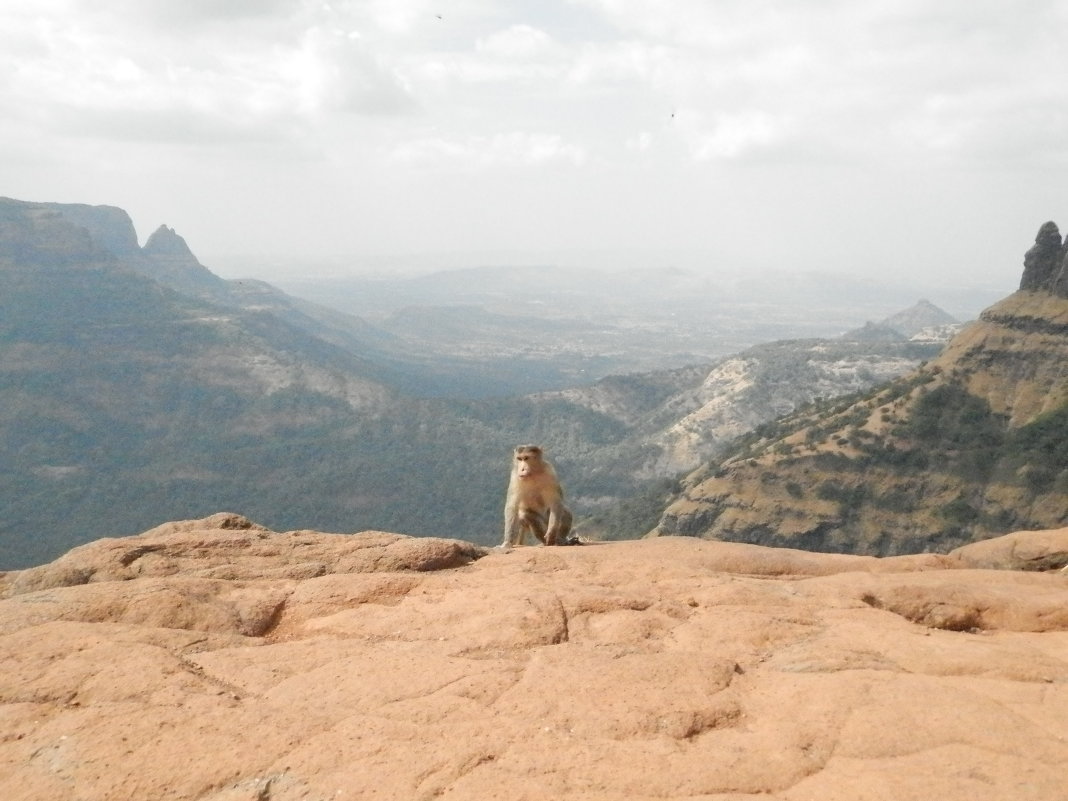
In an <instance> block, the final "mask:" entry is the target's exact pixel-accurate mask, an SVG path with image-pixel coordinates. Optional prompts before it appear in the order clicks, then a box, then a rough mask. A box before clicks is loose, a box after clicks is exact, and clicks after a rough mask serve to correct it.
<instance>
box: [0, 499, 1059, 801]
mask: <svg viewBox="0 0 1068 801" xmlns="http://www.w3.org/2000/svg"><path fill="white" fill-rule="evenodd" d="M1065 562H1068V529H1062V530H1059V531H1045V532H1021V533H1018V534H1015V535H1013V536H1012V537H1008V538H1004V539H1001V540H994V541H991V542H988V543H981V544H978V545H974V546H969V547H968V548H964V549H961V550H960V551H957V552H955V553H953V554H950V555H946V556H936V555H925V556H911V557H898V558H889V559H875V558H871V557H861V556H836V555H827V554H813V553H804V552H799V551H791V550H777V549H768V548H761V547H757V546H751V545H737V544H731V543H722V542H706V541H701V540H695V539H691V538H661V539H655V540H645V541H638V542H628V543H610V544H603V545H591V546H588V547H582V548H566V549H548V548H520V549H516V550H514V551H512V552H510V553H498V552H493V551H488V550H486V549H482V548H478V547H476V546H473V545H471V544H469V543H465V542H459V541H454V540H438V539H412V538H408V537H402V536H399V535H396V534H388V533H383V532H363V533H358V534H351V535H338V534H323V533H319V532H314V531H293V532H286V533H277V532H273V531H269V530H267V529H264V528H262V527H260V526H257V525H255V524H253V523H251V522H250V521H248V520H246V519H243V518H240V517H238V516H236V515H229V514H220V515H214V516H212V517H210V518H207V519H204V520H199V521H186V522H182V523H170V524H167V525H164V526H161V527H159V528H157V529H154V530H152V531H149V532H146V533H145V534H143V535H141V536H138V537H128V538H121V539H107V540H101V541H98V542H94V543H91V544H89V545H86V546H83V547H81V548H78V549H76V550H74V551H72V552H70V553H69V554H67V555H66V556H64V557H63V558H61V559H59V560H57V561H56V562H55V563H53V564H50V565H45V566H41V567H38V568H34V569H31V570H26V571H21V572H14V573H8V574H0V596H2V598H3V599H2V600H0V720H2V723H3V725H2V727H0V794H2V796H3V798H5V799H10V801H45V799H47V801H64V800H65V799H71V801H73V800H74V799H79V801H112V800H113V799H118V798H123V799H126V798H130V799H133V798H138V799H140V798H144V799H148V798H151V799H160V800H161V801H169V800H170V799H175V800H177V799H196V800H197V801H252V800H253V799H257V800H259V801H297V799H319V800H320V801H326V799H363V798H380V799H398V801H400V800H402V799H403V801H410V799H431V798H450V799H486V798H531V799H534V798H538V799H541V798H554V799H562V800H563V801H595V800H596V801H624V799H627V800H628V801H630V800H631V799H654V798H656V799H680V800H681V799H695V798H702V799H717V800H718V801H742V799H748V798H754V799H756V798H760V799H774V800H775V801H803V800H804V799H813V798H818V799H821V801H856V800H857V799H868V798H871V799H875V798H880V799H881V798H886V799H891V798H892V799H894V801H930V799H931V798H939V799H944V801H1005V799H1013V801H1057V799H1061V798H1063V797H1064V769H1063V768H1064V764H1065V761H1066V760H1068V611H1066V610H1068V576H1066V575H1065V574H1064V573H1060V572H1048V571H1050V570H1051V569H1052V568H1056V567H1057V566H1059V565H1063V564H1065ZM1021 567H1022V568H1024V569H1023V570H1016V569H1006V568H1021ZM1043 571H1047V572H1043Z"/></svg>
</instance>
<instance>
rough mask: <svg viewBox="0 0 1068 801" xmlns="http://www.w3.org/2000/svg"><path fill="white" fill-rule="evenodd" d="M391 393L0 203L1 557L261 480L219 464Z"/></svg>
mask: <svg viewBox="0 0 1068 801" xmlns="http://www.w3.org/2000/svg"><path fill="white" fill-rule="evenodd" d="M393 398H394V394H393V393H392V391H391V390H389V389H387V388H386V387H385V386H383V385H382V384H381V383H379V382H378V381H377V380H375V378H374V377H373V373H371V372H370V371H369V370H368V369H367V366H366V365H365V363H363V362H362V361H361V360H360V359H359V358H357V357H356V356H354V355H352V354H350V353H347V352H345V351H343V350H342V349H339V348H336V347H334V346H332V345H330V344H328V343H326V342H324V341H322V340H320V339H316V338H314V337H312V336H311V335H309V334H307V333H306V332H304V331H302V330H301V329H298V328H296V327H294V326H291V325H288V324H287V323H286V322H285V321H284V320H282V319H279V318H269V317H268V316H267V315H264V314H256V313H250V312H246V311H244V310H242V309H240V308H233V307H223V306H221V305H216V304H212V303H210V302H207V301H204V300H202V299H200V298H197V297H193V296H190V295H183V294H179V293H177V292H174V291H172V290H170V289H168V288H166V287H164V286H162V285H161V284H160V283H158V282H155V281H153V280H151V279H149V278H147V277H145V276H144V275H141V274H139V273H138V272H136V271H134V270H133V269H131V268H130V267H129V262H128V261H127V260H123V259H120V258H118V257H117V256H116V255H115V254H114V253H113V252H111V251H109V250H108V249H106V248H104V247H102V246H100V244H99V243H97V242H96V241H95V240H94V238H93V237H92V235H91V233H90V232H89V230H88V229H87V228H85V227H84V226H80V225H77V224H75V223H74V222H72V221H71V220H69V219H68V218H67V217H66V216H65V214H63V213H62V212H59V211H57V210H56V209H55V208H53V207H49V206H44V205H41V204H33V203H20V202H17V201H8V200H3V201H0V488H2V489H0V565H3V564H12V563H15V564H19V563H23V564H24V563H25V561H24V560H26V561H28V560H32V559H34V558H39V557H40V555H42V554H48V553H55V552H56V551H57V550H65V549H66V548H68V547H70V545H72V544H75V543H76V542H80V541H82V540H83V539H84V538H85V536H86V534H88V533H91V532H92V531H94V530H99V529H98V528H96V527H98V526H99V525H100V524H101V521H102V520H106V519H107V518H108V517H109V516H112V517H113V519H112V522H111V523H110V524H106V523H105V525H113V526H117V527H118V528H119V529H121V528H123V527H125V526H126V525H141V524H142V522H143V521H144V520H151V519H152V518H153V517H155V515H156V514H157V511H156V509H157V508H166V507H167V506H170V505H172V504H176V503H177V504H179V505H182V504H183V503H184V504H185V505H188V504H189V503H190V502H192V503H193V504H198V503H200V500H199V498H198V495H199V494H203V496H204V497H210V496H211V495H212V494H214V493H217V492H218V491H219V487H220V486H222V485H225V484H226V483H227V482H231V483H232V482H234V481H238V480H243V481H245V482H247V484H250V485H253V486H255V485H257V484H262V483H263V479H262V477H260V476H256V475H255V474H249V475H248V476H247V478H242V477H240V476H239V477H236V478H235V477H234V476H225V477H224V480H222V481H220V476H221V475H223V474H224V473H225V471H226V469H227V468H225V467H222V466H221V463H222V462H223V461H224V459H229V458H232V454H233V453H234V452H235V451H238V450H240V449H241V448H244V449H246V450H247V449H249V448H250V447H261V448H265V449H266V448H268V447H269V443H271V442H273V440H272V438H271V436H269V435H275V434H276V433H277V432H280V431H286V432H288V431H292V430H294V429H300V428H301V427H304V428H307V429H313V428H314V427H315V426H321V425H324V424H334V425H338V426H341V425H348V424H351V423H352V421H353V420H355V419H358V417H359V416H361V415H364V414H368V413H373V412H376V411H378V410H380V409H382V408H383V407H385V406H387V405H388V404H389V403H390V402H391V401H392V400H393ZM261 439H263V440H265V441H266V442H267V443H268V445H262V444H260V440H261ZM258 461H261V462H262V461H266V460H265V459H260V460H258ZM300 469H301V468H300V467H297V468H294V472H297V471H298V470H300ZM194 485H195V487H196V489H194V490H193V491H192V492H191V493H189V495H190V496H192V497H191V499H190V498H189V497H187V498H186V500H185V501H184V502H183V500H182V496H183V494H184V493H187V492H188V491H189V488H190V487H191V486H194ZM124 496H125V498H126V500H125V501H120V500H119V499H120V498H123V497H124ZM289 503H290V504H292V500H291V501H290V502H289ZM116 521H121V522H116ZM13 553H14V554H15V555H13Z"/></svg>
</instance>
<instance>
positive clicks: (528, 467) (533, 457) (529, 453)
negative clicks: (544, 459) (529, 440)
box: [515, 445, 541, 478]
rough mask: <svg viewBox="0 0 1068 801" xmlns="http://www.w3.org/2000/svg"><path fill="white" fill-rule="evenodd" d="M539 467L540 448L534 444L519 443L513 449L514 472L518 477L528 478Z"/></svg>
mask: <svg viewBox="0 0 1068 801" xmlns="http://www.w3.org/2000/svg"><path fill="white" fill-rule="evenodd" d="M540 468H541V448H538V447H535V446H534V445H520V446H519V447H518V448H516V449H515V474H516V475H517V476H518V477H519V478H530V477H531V476H533V475H534V474H535V473H537V472H538V470H539V469H540Z"/></svg>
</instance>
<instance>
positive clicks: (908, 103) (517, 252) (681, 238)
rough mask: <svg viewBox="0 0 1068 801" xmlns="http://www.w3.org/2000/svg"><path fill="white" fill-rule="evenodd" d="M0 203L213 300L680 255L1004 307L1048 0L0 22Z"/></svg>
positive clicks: (1042, 129) (276, 11)
mask: <svg viewBox="0 0 1068 801" xmlns="http://www.w3.org/2000/svg"><path fill="white" fill-rule="evenodd" d="M0 195H7V196H10V197H15V198H19V199H23V200H48V201H61V202H83V203H92V204H110V205H116V206H121V207H122V208H124V209H126V210H127V211H128V212H129V213H130V215H131V216H132V217H133V219H134V222H135V224H136V226H137V229H138V233H139V235H140V238H141V240H142V241H144V239H145V238H146V237H147V236H148V234H150V233H151V232H152V230H153V229H155V228H156V227H157V226H158V225H160V224H161V223H166V224H167V225H170V226H172V227H174V228H176V229H177V231H178V232H179V233H180V234H182V235H183V236H184V237H185V238H186V240H187V241H188V242H189V244H190V246H191V247H192V248H193V250H194V252H195V253H196V254H197V256H198V257H199V258H200V260H201V261H202V262H204V263H205V264H207V265H208V266H209V267H213V268H215V269H216V270H217V271H218V272H221V273H223V274H225V273H226V265H227V264H228V263H229V260H230V257H231V256H232V255H233V254H242V253H246V254H257V255H262V256H263V257H264V260H265V265H266V264H267V263H268V262H270V263H272V264H274V263H276V262H278V261H279V260H281V261H285V260H286V259H288V258H289V257H295V256H300V257H307V258H311V259H320V258H328V257H331V256H336V255H342V254H362V255H361V259H362V261H361V260H360V259H357V260H354V261H353V263H354V264H355V263H357V262H359V263H366V262H373V261H374V258H372V256H374V254H383V255H387V256H388V255H405V254H432V255H431V256H430V261H433V260H434V258H436V256H434V255H433V254H448V253H453V254H456V253H462V254H472V253H473V254H478V253H491V252H497V253H499V252H507V253H509V254H512V255H511V256H510V258H514V259H515V260H518V261H523V260H524V259H527V260H530V261H537V260H539V259H541V258H543V257H544V254H546V253H570V254H572V257H574V254H582V253H586V252H591V253H592V252H600V253H604V252H619V253H629V254H630V258H631V259H632V260H638V261H642V260H645V261H647V263H648V265H649V266H657V265H658V264H660V263H664V264H667V263H670V262H672V260H673V259H675V258H676V255H677V254H679V253H683V252H688V253H698V254H701V255H700V256H699V258H698V259H697V261H698V262H699V263H703V264H706V265H708V266H709V267H713V268H716V269H736V268H737V269H743V268H744V269H752V268H754V267H760V266H769V267H774V268H777V269H812V270H832V271H847V272H852V273H858V274H859V273H868V272H872V271H882V272H883V273H888V274H892V275H917V276H919V275H924V276H934V275H938V276H940V277H944V278H945V279H946V280H948V281H956V280H965V279H967V280H975V281H976V282H979V283H993V284H997V285H1001V284H1004V285H1005V286H1006V288H1007V289H1012V288H1014V287H1015V284H1016V282H1017V281H1018V279H1019V272H1020V269H1021V264H1022V261H1021V260H1022V254H1023V252H1024V250H1026V248H1027V247H1028V246H1029V245H1030V243H1031V242H1032V241H1033V238H1034V234H1035V232H1036V231H1037V229H1038V227H1039V225H1040V224H1041V223H1042V222H1043V221H1045V220H1047V219H1054V220H1057V221H1058V222H1059V223H1060V224H1061V226H1062V228H1068V0H1013V1H1012V2H1009V0H791V1H790V2H787V1H786V0H357V2H346V1H345V0H336V1H333V2H329V3H324V2H306V1H305V0H108V2H98V1H94V0H32V1H31V2H19V3H14V2H8V3H3V4H2V6H0ZM1058 216H1059V217H1060V219H1058ZM466 257H467V256H464V258H466ZM375 258H377V257H375ZM472 258H477V257H476V256H472ZM447 260H448V259H446V258H444V257H443V258H442V263H444V262H445V261H447ZM272 269H276V268H275V267H270V268H269V267H267V266H265V267H264V269H263V270H262V271H261V273H267V274H263V275H260V277H267V278H270V277H272V275H271V274H270V272H271V270H272Z"/></svg>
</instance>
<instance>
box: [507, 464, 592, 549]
mask: <svg viewBox="0 0 1068 801" xmlns="http://www.w3.org/2000/svg"><path fill="white" fill-rule="evenodd" d="M528 531H530V532H532V533H533V534H534V536H535V537H537V538H538V539H539V540H540V541H541V542H542V543H543V544H545V545H577V544H578V540H577V539H576V538H574V537H571V536H570V534H571V511H570V510H569V509H568V508H567V507H566V506H564V491H563V489H561V487H560V480H559V479H558V478H557V477H556V471H555V470H553V466H552V465H551V464H549V462H548V461H547V460H546V459H545V457H544V456H543V455H542V452H541V448H539V447H538V446H537V445H520V446H519V447H517V448H516V449H515V453H514V454H513V455H512V476H511V478H510V479H509V481H508V495H507V496H506V497H505V500H504V541H503V542H501V546H500V547H501V548H502V549H503V550H508V549H510V548H511V547H512V546H513V545H521V544H522V543H523V539H524V537H525V535H526V532H528Z"/></svg>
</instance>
